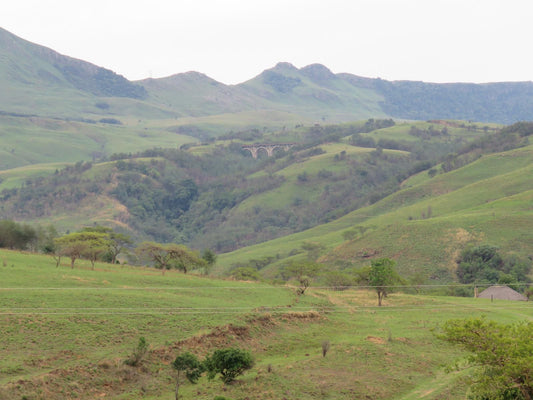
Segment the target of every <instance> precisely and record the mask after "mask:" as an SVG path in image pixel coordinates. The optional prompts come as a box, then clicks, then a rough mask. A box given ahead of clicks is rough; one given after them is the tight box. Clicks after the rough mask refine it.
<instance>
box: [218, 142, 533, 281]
mask: <svg viewBox="0 0 533 400" xmlns="http://www.w3.org/2000/svg"><path fill="white" fill-rule="evenodd" d="M532 173H533V146H529V147H527V148H522V149H517V150H513V151H509V152H505V153H499V154H494V155H489V156H485V157H482V158H481V159H479V160H478V161H476V162H474V163H472V164H470V165H468V166H465V167H463V168H460V169H458V170H455V171H452V172H450V173H447V174H441V175H437V176H436V177H435V178H433V179H431V180H425V181H424V182H422V183H420V184H416V185H413V186H412V187H406V188H405V189H403V190H401V191H399V192H397V193H395V194H393V195H391V196H389V197H387V198H385V199H383V200H381V201H380V202H378V203H376V204H374V205H372V206H369V207H366V208H363V209H359V210H357V211H354V212H352V213H350V214H348V215H346V216H344V217H342V218H340V219H338V220H336V221H334V222H331V223H329V224H325V225H321V226H317V227H315V228H312V229H309V230H307V231H304V232H300V233H297V234H295V235H291V236H288V237H284V238H280V239H277V240H273V241H270V242H266V243H263V244H259V245H256V246H250V247H247V248H244V249H240V250H237V251H235V252H232V253H228V254H224V255H221V256H220V264H221V265H222V267H221V269H224V268H228V267H229V266H230V265H231V264H232V263H235V262H246V261H247V260H249V259H258V258H261V257H264V256H266V255H276V254H280V255H282V256H283V255H285V256H286V255H287V254H288V253H289V252H291V250H294V249H298V248H299V247H300V245H301V244H302V243H303V242H304V241H314V242H320V243H323V244H324V245H326V246H327V247H328V248H329V249H330V250H331V251H332V253H331V254H330V255H328V256H327V257H325V259H327V260H330V261H333V260H335V259H343V260H345V261H350V262H352V263H354V265H364V264H365V263H368V260H367V259H366V257H364V253H365V252H366V253H367V254H368V253H369V252H375V253H376V254H379V255H382V256H387V257H392V258H394V259H396V260H397V261H398V269H399V270H400V271H401V272H402V273H404V274H406V276H412V275H414V274H415V273H417V272H419V273H420V272H421V273H422V274H423V277H424V279H426V280H450V279H451V278H452V275H451V273H452V272H453V267H454V260H455V257H456V256H457V254H458V252H459V251H460V249H462V248H463V247H464V246H465V245H466V244H467V243H480V242H484V243H490V244H494V245H498V246H500V247H501V248H502V250H503V251H504V252H517V253H518V254H520V255H522V256H527V255H530V254H532V253H533V248H532V247H531V244H532V243H533V236H532V233H531V230H530V229H529V227H530V226H531V224H532V223H533V214H532V212H531V201H532V199H533V181H532V180H531V178H530V177H531V176H532ZM428 208H430V210H431V218H423V214H424V215H425V216H426V217H427V214H428ZM355 226H365V227H367V228H369V230H368V231H367V232H366V233H365V234H364V236H363V237H358V238H356V239H355V240H353V241H350V242H344V240H343V237H342V233H343V232H344V231H345V230H348V229H351V228H353V227H355ZM270 274H275V268H274V270H273V271H271V272H270Z"/></svg>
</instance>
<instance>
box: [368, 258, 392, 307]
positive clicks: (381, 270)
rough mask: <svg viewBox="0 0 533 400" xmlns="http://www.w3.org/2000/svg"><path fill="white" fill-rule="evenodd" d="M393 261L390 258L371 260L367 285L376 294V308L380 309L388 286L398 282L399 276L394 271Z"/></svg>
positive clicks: (388, 288)
mask: <svg viewBox="0 0 533 400" xmlns="http://www.w3.org/2000/svg"><path fill="white" fill-rule="evenodd" d="M395 264H396V262H395V261H393V260H391V259H390V258H379V259H376V260H372V262H371V263H370V271H369V274H368V284H369V285H370V286H372V287H373V288H374V289H375V290H376V292H377V294H378V306H380V307H381V303H382V301H383V298H384V297H385V296H386V295H387V291H388V290H390V286H392V285H393V284H395V283H396V282H398V280H399V276H398V274H397V273H396V271H395V270H394V265H395Z"/></svg>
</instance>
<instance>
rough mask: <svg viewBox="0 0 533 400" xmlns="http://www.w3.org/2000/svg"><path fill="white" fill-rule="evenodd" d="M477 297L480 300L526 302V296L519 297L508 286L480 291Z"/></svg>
mask: <svg viewBox="0 0 533 400" xmlns="http://www.w3.org/2000/svg"><path fill="white" fill-rule="evenodd" d="M477 297H479V298H481V299H496V300H518V301H527V297H526V296H523V295H521V294H520V293H518V292H517V291H516V290H513V289H511V288H510V287H509V286H491V287H489V288H487V289H485V290H484V291H482V292H481V293H480V294H479V295H478V296H477Z"/></svg>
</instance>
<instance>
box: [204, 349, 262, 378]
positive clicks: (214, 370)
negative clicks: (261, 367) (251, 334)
mask: <svg viewBox="0 0 533 400" xmlns="http://www.w3.org/2000/svg"><path fill="white" fill-rule="evenodd" d="M204 365H205V368H206V370H207V377H208V378H209V379H210V380H212V379H214V378H215V376H216V375H217V374H220V379H222V381H223V382H224V383H231V382H233V381H234V380H235V378H236V377H237V376H239V375H242V374H243V373H244V371H246V370H248V369H250V368H252V367H253V365H254V361H253V358H252V355H251V354H250V353H249V352H248V351H246V350H241V349H232V348H230V349H219V350H215V351H214V352H213V354H212V355H211V356H209V357H207V358H206V359H205V361H204Z"/></svg>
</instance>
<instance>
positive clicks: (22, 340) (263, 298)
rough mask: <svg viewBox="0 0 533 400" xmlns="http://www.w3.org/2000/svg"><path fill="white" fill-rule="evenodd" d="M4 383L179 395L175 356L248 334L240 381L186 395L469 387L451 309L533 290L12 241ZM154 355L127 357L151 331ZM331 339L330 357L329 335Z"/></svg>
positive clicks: (401, 395)
mask: <svg viewBox="0 0 533 400" xmlns="http://www.w3.org/2000/svg"><path fill="white" fill-rule="evenodd" d="M0 281H1V282H2V283H1V285H0V305H1V308H0V327H1V330H2V338H3V340H2V342H1V344H0V351H1V354H2V357H1V359H0V397H1V398H6V399H22V398H26V399H45V398H54V399H71V398H80V399H93V398H97V397H102V398H113V399H141V398H142V399H165V398H173V397H172V396H173V388H174V386H173V385H174V384H173V373H172V370H171V368H170V365H169V363H170V362H171V361H172V360H173V358H175V356H176V355H177V354H178V353H179V352H180V351H191V352H193V353H195V354H197V355H198V356H199V357H203V356H204V355H205V354H207V353H208V352H210V351H212V350H213V349H216V348H223V347H229V346H238V347H241V348H246V349H248V350H249V351H251V352H252V354H253V355H254V358H255V361H256V364H255V366H254V368H253V369H252V370H251V371H249V372H248V373H246V374H245V375H244V376H242V377H241V378H239V380H238V381H237V383H236V384H233V385H228V386H224V385H223V384H222V382H220V381H218V380H214V381H211V382H210V381H208V380H207V379H206V378H205V377H204V378H201V379H200V381H199V383H198V385H195V386H193V385H190V384H188V383H187V384H184V385H183V386H182V389H181V393H182V395H183V398H185V399H192V398H200V399H213V398H214V397H215V395H221V394H223V395H224V396H226V397H228V398H231V399H244V398H246V397H248V398H254V399H283V398H298V399H317V398H322V399H353V398H361V397H365V398H369V399H405V400H407V399H442V398H449V399H454V398H458V399H460V398H464V393H465V390H466V387H465V386H464V384H463V383H462V382H461V380H460V379H459V378H460V377H461V375H462V374H465V373H468V371H467V372H463V373H462V374H457V373H452V374H447V373H445V371H444V367H445V366H447V365H448V366H449V365H451V364H452V363H454V362H455V361H458V360H461V359H462V358H464V356H465V355H464V354H461V352H460V351H458V349H456V348H452V347H450V346H449V345H447V344H445V343H443V342H441V341H439V340H438V339H436V338H435V335H434V331H435V329H437V330H438V327H439V325H440V324H442V323H443V322H444V321H446V320H448V319H451V318H466V317H471V316H480V315H485V316H486V317H487V318H489V319H494V320H497V321H501V322H514V321H520V320H525V319H526V320H530V319H531V318H533V308H532V307H531V304H529V303H524V302H505V301H494V302H490V300H482V299H472V298H455V297H439V296H434V295H431V293H429V294H428V295H425V296H422V295H412V294H402V293H393V294H391V295H389V297H388V298H387V299H385V303H384V306H383V307H376V303H377V299H376V295H375V293H372V292H371V291H368V290H364V289H360V290H355V289H352V290H346V291H341V292H336V291H332V290H329V289H326V288H311V289H310V290H309V291H308V292H307V293H306V294H305V295H304V296H296V294H295V291H294V289H292V288H290V287H288V286H270V285H266V284H259V283H246V282H236V281H227V280H216V279H212V278H207V277H203V276H197V275H183V274H181V273H177V272H173V271H168V272H167V273H166V274H165V275H162V274H161V272H160V271H157V270H153V269H150V268H140V267H129V266H119V265H109V264H96V268H95V270H92V269H91V267H90V263H88V262H84V261H77V263H76V265H75V268H74V269H70V267H69V266H68V260H65V261H64V262H62V264H61V265H60V266H59V267H56V266H55V261H54V260H53V259H52V258H51V257H48V256H40V255H32V254H21V253H17V252H12V251H8V250H0ZM141 336H142V337H145V338H146V340H147V341H148V343H149V344H150V351H149V352H148V354H147V355H146V358H145V360H144V362H143V364H142V365H141V366H140V367H129V366H126V365H124V364H123V361H124V360H125V359H126V358H128V356H129V355H130V354H131V353H132V350H133V348H134V347H135V346H136V344H137V342H138V340H139V338H140V337H141ZM326 340H328V341H329V342H330V343H331V349H330V350H329V352H328V354H327V356H326V357H322V353H321V344H322V342H323V341H326Z"/></svg>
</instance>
